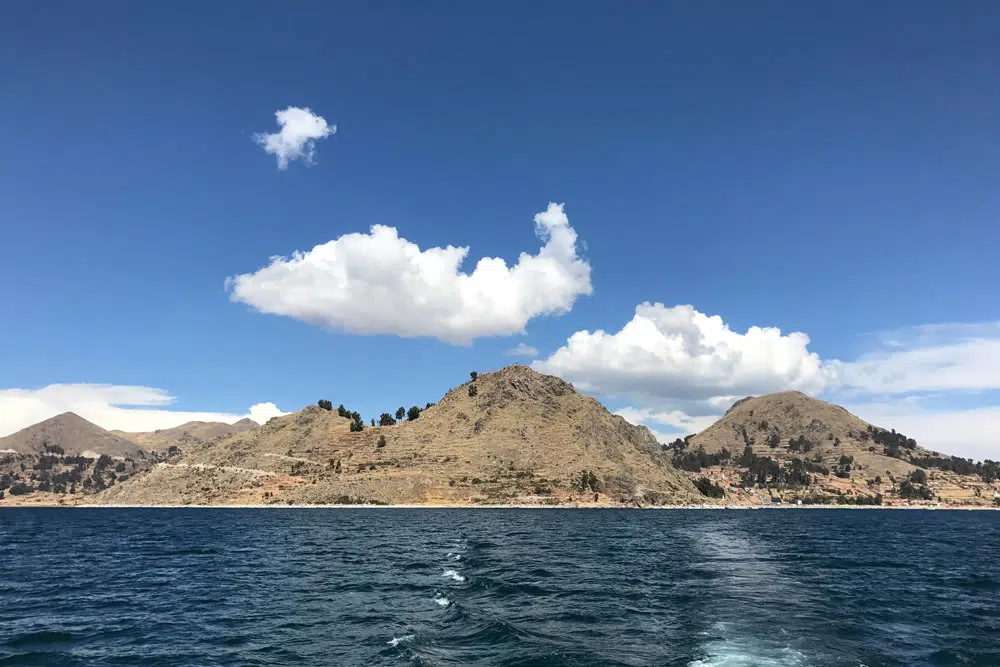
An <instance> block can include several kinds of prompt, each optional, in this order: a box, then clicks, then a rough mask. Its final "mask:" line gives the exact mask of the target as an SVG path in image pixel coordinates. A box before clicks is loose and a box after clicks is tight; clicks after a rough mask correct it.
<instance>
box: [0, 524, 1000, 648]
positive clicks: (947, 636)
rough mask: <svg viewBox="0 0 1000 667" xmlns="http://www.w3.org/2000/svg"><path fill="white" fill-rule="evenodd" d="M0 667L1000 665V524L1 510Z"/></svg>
mask: <svg viewBox="0 0 1000 667" xmlns="http://www.w3.org/2000/svg"><path fill="white" fill-rule="evenodd" d="M0 665H142V666H143V667H153V666H158V665H184V666H188V665H335V666H336V665H678V666H694V667H698V666H708V665H716V666H722V665H727V666H728V665H733V666H736V665H739V666H750V665H756V666H762V667H764V666H772V665H793V666H797V665H803V666H804V665H850V666H853V667H857V666H858V665H867V666H869V667H875V666H877V665H1000V513H996V512H945V511H859V510H853V511H852V510H815V511H814V510H784V511H779V510H773V511H697V510H684V511H677V510H668V511H634V510H633V511H629V510H622V511H617V510H524V511H522V510H489V509H479V510H475V509H470V510H399V509H361V508H359V509H330V510H325V509H324V510H319V509H291V508H290V509H266V510H246V509H240V510H226V509H150V510H146V509H142V510H140V509H4V510H2V511H0Z"/></svg>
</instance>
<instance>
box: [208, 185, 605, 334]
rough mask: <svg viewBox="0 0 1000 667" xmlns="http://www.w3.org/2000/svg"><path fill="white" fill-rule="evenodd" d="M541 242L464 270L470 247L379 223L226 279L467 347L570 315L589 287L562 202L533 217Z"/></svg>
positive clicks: (247, 291)
mask: <svg viewBox="0 0 1000 667" xmlns="http://www.w3.org/2000/svg"><path fill="white" fill-rule="evenodd" d="M535 233H536V235H537V236H538V237H539V238H540V239H541V240H542V241H544V245H543V246H542V248H541V249H540V250H539V251H538V254H537V255H529V254H528V253H521V255H520V257H519V258H518V261H517V264H515V265H513V266H510V267H508V266H507V264H506V263H505V262H504V260H502V259H500V258H490V257H484V258H483V259H480V260H479V261H478V262H477V263H476V267H475V269H474V270H473V272H472V273H468V274H467V273H463V272H461V271H460V267H461V265H462V263H463V261H464V260H465V258H466V257H467V255H468V253H469V248H468V247H459V248H456V247H453V246H448V247H446V248H428V249H426V250H421V249H420V247H419V246H417V245H416V244H415V243H412V242H410V241H407V240H406V239H404V238H402V237H400V236H399V234H398V232H397V231H396V229H395V228H394V227H387V226H384V225H374V226H372V228H371V231H370V233H369V234H358V233H355V234H345V235H344V236H341V237H340V238H337V239H335V240H333V241H329V242H327V243H324V244H322V245H318V246H316V247H315V248H313V249H312V250H310V251H308V252H296V253H294V254H293V255H292V256H291V257H288V258H286V257H272V258H271V262H270V264H268V265H267V266H265V267H264V268H262V269H260V270H259V271H257V272H255V273H247V274H243V275H238V276H235V277H232V278H228V279H227V280H226V288H227V290H228V291H229V293H230V298H231V299H232V300H233V301H241V302H244V303H246V304H249V305H250V306H253V307H254V308H256V309H257V310H259V311H261V312H263V313H270V314H273V315H285V316H288V317H294V318H296V319H299V320H303V321H305V322H308V323H310V324H317V325H321V326H325V327H328V328H330V329H333V330H337V331H345V332H348V333H355V334H395V335H398V336H406V337H415V336H428V337H434V338H438V339H440V340H442V341H445V342H448V343H455V344H467V343H470V342H471V341H473V340H474V339H475V338H478V337H481V336H498V335H509V334H517V333H523V332H524V329H525V326H526V325H527V323H528V321H529V320H530V319H532V318H534V317H538V316H540V315H554V314H562V313H565V312H568V311H569V310H570V309H571V308H572V307H573V303H574V302H575V300H576V298H577V297H578V296H580V295H587V294H590V293H591V285H590V265H589V264H588V263H587V262H586V261H584V260H583V259H581V258H579V257H578V256H577V254H576V240H577V236H576V231H575V230H574V229H573V228H572V227H571V226H570V225H569V218H567V217H566V214H565V212H564V211H563V205H562V204H549V206H548V208H547V209H546V210H545V211H543V212H541V213H539V214H537V215H536V216H535Z"/></svg>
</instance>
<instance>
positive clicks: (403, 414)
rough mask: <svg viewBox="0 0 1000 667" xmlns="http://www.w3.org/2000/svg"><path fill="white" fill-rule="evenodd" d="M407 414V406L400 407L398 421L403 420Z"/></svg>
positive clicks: (397, 414)
mask: <svg viewBox="0 0 1000 667" xmlns="http://www.w3.org/2000/svg"><path fill="white" fill-rule="evenodd" d="M405 416H406V408H403V407H400V408H399V409H398V410H396V419H397V420H398V421H403V417H405Z"/></svg>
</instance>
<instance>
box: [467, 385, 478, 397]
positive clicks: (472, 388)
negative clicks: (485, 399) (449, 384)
mask: <svg viewBox="0 0 1000 667" xmlns="http://www.w3.org/2000/svg"><path fill="white" fill-rule="evenodd" d="M477 394H479V390H478V389H476V385H474V384H470V385H469V398H475V396H476V395H477Z"/></svg>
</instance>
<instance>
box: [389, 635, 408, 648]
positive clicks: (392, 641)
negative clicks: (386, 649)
mask: <svg viewBox="0 0 1000 667" xmlns="http://www.w3.org/2000/svg"><path fill="white" fill-rule="evenodd" d="M411 639H413V635H403V636H402V637H393V638H392V639H390V640H389V641H387V642H386V644H388V645H389V646H392V647H393V648H395V647H397V646H399V645H400V644H402V643H403V642H408V641H410V640H411Z"/></svg>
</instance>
